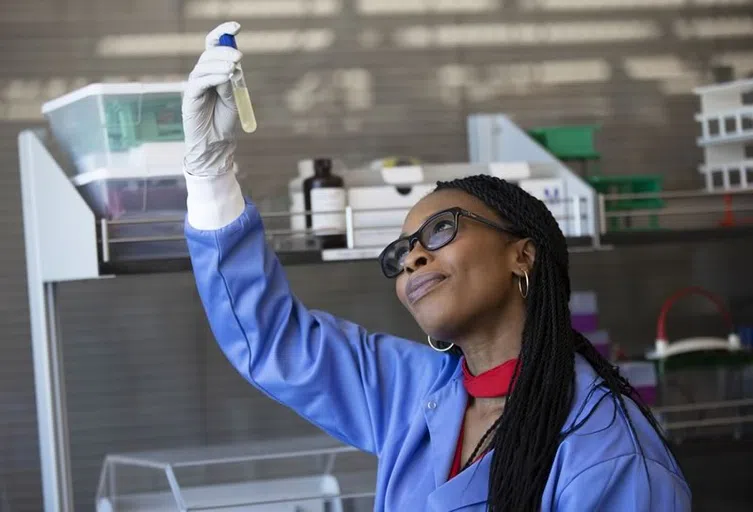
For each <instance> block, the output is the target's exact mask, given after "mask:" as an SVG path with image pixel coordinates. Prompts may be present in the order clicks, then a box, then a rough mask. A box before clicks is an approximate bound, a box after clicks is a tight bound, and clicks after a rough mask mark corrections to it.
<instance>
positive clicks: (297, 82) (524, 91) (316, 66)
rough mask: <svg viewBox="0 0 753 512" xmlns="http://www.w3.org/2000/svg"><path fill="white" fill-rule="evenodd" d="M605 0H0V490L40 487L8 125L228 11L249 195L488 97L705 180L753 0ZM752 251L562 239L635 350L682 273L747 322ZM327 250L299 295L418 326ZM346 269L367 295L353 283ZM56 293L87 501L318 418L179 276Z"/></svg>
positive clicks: (178, 46) (78, 469) (449, 131)
mask: <svg viewBox="0 0 753 512" xmlns="http://www.w3.org/2000/svg"><path fill="white" fill-rule="evenodd" d="M594 5H597V3H595V2H587V1H585V0H546V1H536V2H513V1H503V0H465V1H463V2H445V1H437V2H424V1H418V0H401V1H399V2H395V1H387V0H311V1H305V0H284V1H283V0H279V1H275V2H269V1H267V2H261V1H254V0H227V1H221V0H201V1H200V0H191V1H181V0H154V1H150V2H146V1H142V0H138V1H136V0H133V1H129V2H123V1H116V0H68V1H63V0H26V1H24V2H13V1H5V2H2V3H0V29H1V30H0V47H1V48H2V52H0V169H2V170H1V171H0V248H2V250H0V268H2V269H3V270H2V271H0V350H1V352H0V353H2V357H0V418H1V420H0V509H2V507H4V506H6V507H7V508H10V510H12V511H13V512H19V511H20V512H25V511H37V510H39V509H40V507H41V498H40V492H41V488H40V475H39V460H38V452H37V447H36V424H35V404H34V394H33V375H32V363H31V351H30V342H29V326H28V310H27V305H26V290H25V287H26V281H25V268H24V266H25V264H24V255H23V236H22V225H21V205H20V194H19V189H20V186H19V180H18V172H17V168H18V160H17V147H16V136H17V134H18V132H19V131H20V130H21V129H23V128H26V127H29V126H37V125H40V124H41V123H42V120H41V118H40V115H39V107H40V104H41V102H42V101H44V100H46V99H50V98H52V97H55V96H57V95H59V94H62V93H63V92H66V91H67V90H70V89H73V88H75V87H78V86H80V85H83V84H85V83H88V82H92V81H100V80H124V79H127V80H138V79H147V80H153V79H182V78H183V77H184V76H185V75H186V74H187V73H188V71H189V70H190V68H191V66H192V65H193V62H194V61H195V58H196V56H197V55H198V53H199V52H200V50H201V46H202V35H203V33H205V32H206V31H207V30H208V29H210V28H211V27H213V26H214V25H216V24H217V23H218V22H219V21H221V20H224V19H226V18H236V19H238V20H239V21H241V22H242V23H243V25H244V28H245V32H244V36H243V37H242V38H241V40H243V41H244V42H243V43H242V45H244V46H243V49H244V51H245V53H246V58H245V60H244V66H245V68H246V70H247V73H248V80H249V83H250V84H251V88H252V93H253V95H254V99H255V103H256V111H257V116H258V118H259V123H260V129H259V131H258V133H256V134H254V136H251V137H249V136H243V138H242V140H241V143H240V145H239V161H240V164H241V166H242V172H243V173H244V176H243V183H244V186H245V187H246V189H247V190H248V191H252V192H253V193H254V196H255V197H265V196H270V195H274V194H278V193H280V192H282V191H284V190H285V184H286V182H287V180H288V179H290V178H291V177H292V176H293V174H294V173H295V162H296V160H297V159H299V158H302V157H308V156H312V155H332V156H336V157H339V158H342V159H343V160H344V161H345V162H346V163H349V164H356V163H360V162H363V161H366V160H368V159H371V158H375V157H378V156H383V155H385V154H410V155H415V156H418V157H421V158H423V159H426V160H428V161H461V160H464V159H465V158H466V151H467V148H466V137H465V117H466V115H467V114H469V113H471V112H482V111H504V112H507V113H509V114H510V115H512V116H513V117H514V118H515V119H516V121H517V122H518V123H520V124H521V125H523V126H526V127H528V126H534V125H545V124H555V123H574V122H598V123H601V124H602V126H603V129H602V132H601V135H600V138H599V141H598V142H599V146H600V148H601V150H602V152H603V153H604V156H605V158H604V164H603V167H604V169H605V171H608V172H615V173H647V172H653V173H664V175H665V177H666V182H667V184H668V186H670V187H698V186H700V180H699V178H698V176H697V173H696V172H695V170H694V169H695V166H696V164H697V162H698V159H699V155H698V152H697V151H696V149H695V146H694V138H695V133H696V128H695V126H694V125H693V121H692V116H693V113H694V111H695V109H696V100H695V98H694V97H693V96H692V95H690V94H689V91H690V89H691V88H692V87H693V86H694V85H698V84H700V83H702V82H704V81H706V80H708V79H709V70H710V67H711V65H713V64H724V63H726V64H732V65H736V66H737V69H738V72H739V73H746V74H747V73H749V72H751V71H753V41H751V38H750V34H751V31H750V24H751V17H750V12H751V11H750V8H751V5H752V2H751V1H748V0H707V1H704V2H689V1H688V2H685V1H680V0H678V1H654V2H646V1H638V0H611V1H607V2H600V3H599V5H601V6H602V7H601V8H599V9H595V8H594V7H593V6H594ZM155 37H158V39H155ZM746 254H747V255H750V254H751V242H750V241H740V242H736V243H731V244H711V243H710V244H695V245H692V246H687V245H675V246H654V247H642V248H634V249H624V250H620V251H614V252H611V253H600V254H582V255H574V256H573V278H574V282H575V286H576V288H593V289H596V290H597V291H598V292H599V295H600V302H601V306H602V311H603V318H604V319H605V324H606V326H607V327H608V328H609V329H610V331H611V332H612V333H613V337H614V338H615V339H617V340H619V341H620V342H622V343H624V344H626V345H630V346H633V347H636V348H637V347H640V346H642V344H644V343H648V342H650V341H651V340H652V339H653V323H654V318H655V314H656V310H657V308H658V306H659V305H660V303H661V300H662V298H663V297H664V296H665V295H666V294H668V293H670V292H671V291H672V290H674V289H676V288H677V287H680V286H684V285H687V284H702V285H705V286H708V287H710V288H711V289H713V290H715V291H718V292H720V293H722V294H725V295H726V296H728V297H729V298H730V300H731V301H732V302H733V306H734V307H735V308H736V309H737V310H738V311H739V312H740V313H741V314H745V315H748V320H750V315H751V314H753V313H751V309H750V308H751V306H750V302H749V296H750V295H749V293H748V291H747V289H746V288H747V285H746V283H750V282H751V277H752V276H751V272H750V264H749V263H747V260H746V259H745V257H746V256H745V255H746ZM748 260H749V258H748ZM730 262H731V263H730ZM326 269H327V272H326V273H324V272H321V270H320V268H312V267H297V268H291V269H290V276H291V279H292V281H293V285H294V288H295V289H296V291H297V292H298V293H299V294H300V295H301V297H302V298H303V299H304V300H305V301H306V303H308V304H310V305H311V306H314V307H319V308H323V309H329V310H331V311H333V312H335V313H338V314H341V315H344V316H346V317H348V318H351V319H353V320H356V321H360V322H363V323H364V324H366V325H367V326H368V327H370V328H373V329H380V330H387V331H392V332H396V333H401V334H403V335H406V336H411V337H415V338H417V339H419V338H420V337H421V335H420V333H419V332H417V329H416V328H415V327H413V325H412V323H411V321H410V319H409V317H408V316H407V314H406V313H405V312H403V311H402V310H401V309H400V307H399V305H398V304H397V301H396V300H395V299H394V297H393V293H392V290H391V289H390V285H389V284H388V283H384V282H383V281H382V280H381V279H380V278H379V276H378V273H377V271H376V268H375V267H374V265H373V264H371V263H354V264H341V265H332V266H327V267H326ZM354 280H357V281H358V282H360V283H362V284H363V286H364V288H363V290H366V291H363V292H358V293H357V292H355V291H354V290H353V287H352V286H351V283H352V282H354ZM59 295H60V304H61V320H62V327H63V339H64V348H65V364H66V375H67V385H68V392H69V397H68V403H69V409H70V420H71V441H72V455H73V463H74V465H73V469H74V484H75V491H76V500H77V503H78V508H77V509H87V508H88V507H90V506H91V503H92V496H93V493H94V489H95V486H96V478H97V476H98V471H99V465H100V463H101V460H102V456H103V455H104V454H105V453H107V452H110V451H128V450H133V449H146V448H150V447H169V446H179V445H186V444H194V443H203V442H221V441H233V440H238V439H248V438H266V437H272V436H278V435H288V434H292V433H305V432H310V431H311V427H309V426H307V425H306V424H304V423H303V422H302V420H300V419H298V418H297V417H295V416H294V415H293V414H291V413H289V412H287V411H285V410H284V409H282V408H280V407H279V406H276V405H274V404H272V403H270V402H269V401H268V400H266V399H264V398H262V397H261V396H260V395H259V394H258V393H256V392H255V391H253V390H251V389H250V388H249V387H248V386H246V385H245V384H244V383H243V382H242V381H241V379H240V378H239V377H237V376H235V375H234V374H233V373H232V372H231V371H230V369H229V367H228V365H227V364H226V363H225V362H224V360H223V358H222V356H221V355H220V354H219V352H218V350H217V349H216V348H215V346H214V345H213V343H212V342H211V340H210V336H209V334H208V331H207V327H206V324H205V322H204V320H203V317H202V313H201V311H200V308H199V306H198V300H197V298H196V296H195V293H194V292H193V284H192V282H191V277H190V276H189V275H187V274H184V275H164V276H148V277H128V278H118V279H115V280H103V281H101V282H86V283H72V284H66V285H61V286H60V290H59ZM687 308H688V309H686V310H685V313H684V315H683V312H682V310H678V313H677V317H676V318H675V319H674V320H673V322H677V325H674V324H673V327H672V332H673V333H675V332H676V333H677V335H678V336H680V335H682V334H683V332H682V331H683V329H687V330H688V331H693V332H695V330H696V329H702V328H706V327H707V322H706V316H705V315H706V313H707V311H706V309H704V307H703V305H701V304H695V303H694V302H693V301H691V302H690V303H689V304H688V305H687ZM708 325H709V327H708V328H712V327H710V325H711V324H710V323H709V324H708ZM260 411H263V414H262V412H260ZM3 489H4V490H3ZM3 492H5V494H6V495H7V496H4V495H3ZM4 500H5V501H4ZM3 512H5V511H3Z"/></svg>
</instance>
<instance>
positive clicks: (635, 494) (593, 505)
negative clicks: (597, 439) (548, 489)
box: [555, 454, 691, 512]
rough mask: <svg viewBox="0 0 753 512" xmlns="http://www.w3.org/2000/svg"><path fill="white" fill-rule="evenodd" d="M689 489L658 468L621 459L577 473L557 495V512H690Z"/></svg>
mask: <svg viewBox="0 0 753 512" xmlns="http://www.w3.org/2000/svg"><path fill="white" fill-rule="evenodd" d="M690 505H691V495H690V489H689V488H688V486H687V484H686V483H685V481H684V480H683V479H682V478H681V477H679V476H678V475H676V474H674V473H672V472H671V471H669V470H668V469H667V468H665V467H664V466H662V465H661V464H659V463H657V462H655V461H653V460H650V459H645V458H644V457H643V456H641V455H640V454H630V455H623V456H620V457H615V458H613V459H609V460H606V461H604V462H600V463H598V464H595V465H593V466H591V467H589V468H588V469H586V470H584V471H582V472H580V473H578V475H577V476H575V477H574V478H573V479H572V480H570V481H569V482H568V483H567V484H566V485H565V487H564V489H563V490H562V491H561V492H560V493H559V498H558V499H557V501H556V505H555V510H556V511H557V512H576V511H577V512H585V511H597V510H615V511H616V510H619V511H620V512H655V511H659V510H660V511H661V512H689V511H690V509H691V508H690Z"/></svg>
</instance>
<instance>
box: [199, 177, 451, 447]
mask: <svg viewBox="0 0 753 512" xmlns="http://www.w3.org/2000/svg"><path fill="white" fill-rule="evenodd" d="M186 178H187V180H188V183H187V185H188V191H189V200H188V216H187V222H186V239H187V242H188V248H189V253H190V256H191V261H192V265H193V271H194V275H195V279H196V284H197V288H198V291H199V295H200V297H201V300H202V303H203V306H204V309H205V311H206V314H207V317H208V319H209V324H210V326H211V329H212V332H213V334H214V336H215V338H216V339H217V342H218V344H219V346H220V348H221V349H222V351H223V352H224V354H225V355H226V357H227V359H228V360H229V361H230V363H231V364H232V365H233V366H234V367H235V369H236V370H237V371H238V372H239V373H240V374H241V375H242V376H243V377H244V378H245V379H246V380H248V382H250V383H251V384H252V385H254V386H255V387H257V388H258V389H259V390H261V391H262V392H263V393H265V394H266V395H268V396H269V397H271V398H273V399H274V400H277V401H278V402H280V403H282V404H284V405H286V406H288V407H290V408H292V409H293V410H295V411H296V412H297V413H298V414H300V415H301V416H303V417H304V418H305V419H307V420H308V421H310V422H311V423H313V424H315V425H317V426H318V427H319V428H321V429H322V430H324V431H325V432H327V433H329V434H330V435H332V436H334V437H337V438H338V439H341V440H342V441H344V442H345V443H347V444H350V445H353V446H355V447H357V448H359V449H361V450H364V451H367V452H371V453H375V454H379V453H380V451H381V447H382V445H383V442H384V439H385V437H386V435H387V434H388V433H389V432H391V431H394V430H395V429H396V428H400V427H401V426H404V425H405V424H407V422H408V421H409V419H410V417H411V416H412V415H413V414H414V410H415V405H416V404H417V402H418V400H420V399H421V398H422V397H423V396H424V395H425V394H426V393H427V392H428V391H429V388H430V386H431V385H432V384H433V383H434V382H435V380H436V379H437V377H438V376H439V373H440V372H441V370H442V367H443V366H444V365H446V364H447V361H449V359H448V358H447V357H446V356H444V355H440V354H436V353H435V352H433V351H432V350H431V349H430V348H429V347H425V346H423V345H420V344H418V343H413V342H410V341H407V340H403V339H399V338H395V337H393V336H389V335H384V334H368V333H367V332H365V330H364V329H363V328H362V327H360V326H358V325H355V324H353V323H350V322H346V321H344V320H341V319H338V318H335V317H333V316H331V315H329V314H326V313H322V312H318V311H309V310H308V309H306V308H305V307H304V306H303V304H301V303H300V302H299V301H298V300H297V299H296V298H295V297H294V296H293V294H292V292H291V290H290V287H289V284H288V281H287V279H286V276H285V273H284V270H283V268H282V266H281V264H280V262H279V261H278V259H277V257H276V256H275V254H274V253H273V252H272V251H271V249H269V248H268V247H267V245H266V241H265V234H264V229H263V226H262V220H261V217H260V215H259V213H258V211H257V210H256V208H255V207H254V206H253V205H252V204H250V203H246V202H244V200H243V198H242V194H241V193H240V187H239V186H238V184H237V182H236V180H235V177H234V176H232V175H228V176H221V177H213V178H196V177H191V176H187V177H186ZM196 203H199V204H198V205H197V204H196Z"/></svg>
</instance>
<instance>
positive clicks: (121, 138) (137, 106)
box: [42, 82, 184, 173]
mask: <svg viewBox="0 0 753 512" xmlns="http://www.w3.org/2000/svg"><path fill="white" fill-rule="evenodd" d="M183 90H184V83H183V82H177V83H161V84H140V83H119V84H91V85H88V86H86V87H83V88H81V89H78V90H76V91H73V92H71V93H69V94H66V95H64V96H61V97H60V98H57V99H55V100H52V101H50V102H47V103H45V104H44V105H43V106H42V113H43V114H44V115H45V117H46V118H47V120H48V121H49V123H50V128H51V130H52V133H53V134H54V135H55V138H56V139H57V140H58V142H59V143H60V146H61V148H62V149H63V150H64V151H65V152H66V154H67V155H68V157H69V158H70V159H71V161H72V163H73V165H74V167H75V169H76V172H78V173H88V172H92V171H96V170H98V169H134V168H142V169H145V168H149V169H151V170H152V171H153V173H157V172H159V170H158V169H159V168H160V167H164V166H170V165H175V162H177V163H178V166H179V163H180V159H181V158H182V154H183V138H184V137H183V126H182V119H181V99H182V94H183Z"/></svg>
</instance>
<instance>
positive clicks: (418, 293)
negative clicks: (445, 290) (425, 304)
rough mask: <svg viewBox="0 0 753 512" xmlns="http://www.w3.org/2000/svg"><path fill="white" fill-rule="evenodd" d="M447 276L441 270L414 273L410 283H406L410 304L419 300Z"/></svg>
mask: <svg viewBox="0 0 753 512" xmlns="http://www.w3.org/2000/svg"><path fill="white" fill-rule="evenodd" d="M446 278H447V277H446V276H445V275H444V274H440V273H439V272H427V273H422V274H413V276H411V278H410V280H409V281H408V284H406V285H405V296H406V298H407V299H408V302H409V303H410V304H414V303H416V302H418V301H419V300H420V299H422V298H423V297H424V296H425V295H426V294H427V293H429V292H430V291H432V290H433V289H434V288H435V287H436V286H437V285H438V284H440V283H441V282H443V281H444V280H445V279H446Z"/></svg>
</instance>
